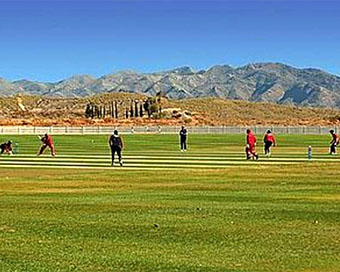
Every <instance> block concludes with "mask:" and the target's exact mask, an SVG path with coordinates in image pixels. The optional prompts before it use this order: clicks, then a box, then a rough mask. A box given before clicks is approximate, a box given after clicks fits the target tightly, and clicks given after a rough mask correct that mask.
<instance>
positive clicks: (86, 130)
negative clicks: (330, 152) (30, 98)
mask: <svg viewBox="0 0 340 272" xmlns="http://www.w3.org/2000/svg"><path fill="white" fill-rule="evenodd" d="M247 128H249V127H243V126H242V127H238V126H193V127H190V126H188V127H187V129H188V132H189V133H190V134H244V133H245V131H246V129H247ZM250 128H251V129H252V130H253V131H254V133H255V134H257V133H258V134H264V133H265V132H266V131H267V130H268V129H271V130H272V131H273V132H274V133H275V134H315V135H317V134H327V133H328V132H329V130H330V129H331V127H323V126H319V127H315V126H314V127H310V126H270V127H262V126H255V127H250ZM114 129H118V130H119V132H120V133H122V134H132V133H136V134H155V133H163V134H175V133H176V134H177V133H178V132H179V130H180V126H136V127H101V126H91V127H85V126H84V127H25V126H2V127H0V134H4V135H40V134H45V133H50V134H55V135H93V134H97V135H100V134H103V135H105V134H111V133H112V131H113V130H114ZM333 129H334V130H335V131H336V132H340V127H335V128H333Z"/></svg>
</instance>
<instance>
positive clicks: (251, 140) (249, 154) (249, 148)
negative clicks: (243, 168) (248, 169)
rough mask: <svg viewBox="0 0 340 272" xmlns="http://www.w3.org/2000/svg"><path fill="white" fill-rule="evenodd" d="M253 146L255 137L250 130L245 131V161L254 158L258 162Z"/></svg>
mask: <svg viewBox="0 0 340 272" xmlns="http://www.w3.org/2000/svg"><path fill="white" fill-rule="evenodd" d="M255 145H256V137H255V135H254V134H253V132H252V131H251V129H247V147H246V154H247V160H249V159H254V158H255V159H257V160H258V158H259V155H257V153H256V150H255Z"/></svg>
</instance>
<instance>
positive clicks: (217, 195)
mask: <svg viewBox="0 0 340 272" xmlns="http://www.w3.org/2000/svg"><path fill="white" fill-rule="evenodd" d="M8 138H10V139H12V141H13V142H15V143H18V145H17V148H16V151H17V153H16V154H14V155H13V156H11V157H9V156H1V157H0V173H1V176H0V271H150V272H151V271H249V272H255V271H285V272H286V271H304V272H306V271H315V272H319V271H340V181H339V176H340V156H330V155H328V154H327V153H328V142H329V140H330V139H329V137H328V135H325V136H313V135H311V136H298V135H295V136H294V135H279V136H278V143H279V146H278V147H276V148H274V149H273V153H272V157H271V158H270V159H266V158H264V157H260V160H259V161H246V160H245V155H244V136H242V135H190V137H189V150H188V152H186V153H180V152H179V150H178V139H177V136H176V135H124V142H125V144H126V148H125V150H124V153H123V159H124V163H125V165H124V167H122V168H121V167H118V166H117V167H114V168H112V167H110V155H109V150H108V148H107V143H106V142H107V136H55V137H54V142H55V145H56V149H57V157H55V158H51V157H50V156H49V155H48V150H46V155H44V156H42V157H39V158H37V157H36V156H35V154H36V153H37V151H38V149H39V146H40V142H39V140H38V138H37V137H36V136H8V137H6V136H4V135H0V142H4V141H6V140H7V139H8ZM308 145H312V146H313V159H312V161H308V160H307V156H306V153H307V146H308ZM258 151H259V154H260V155H261V154H262V145H259V146H258Z"/></svg>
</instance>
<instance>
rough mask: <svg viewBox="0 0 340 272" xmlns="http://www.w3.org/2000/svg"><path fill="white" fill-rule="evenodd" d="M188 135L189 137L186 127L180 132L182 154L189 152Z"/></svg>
mask: <svg viewBox="0 0 340 272" xmlns="http://www.w3.org/2000/svg"><path fill="white" fill-rule="evenodd" d="M187 135H188V131H187V129H186V128H185V127H184V126H182V128H181V130H180V131H179V138H180V144H181V152H183V151H187Z"/></svg>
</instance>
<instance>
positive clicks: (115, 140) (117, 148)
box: [109, 130, 123, 166]
mask: <svg viewBox="0 0 340 272" xmlns="http://www.w3.org/2000/svg"><path fill="white" fill-rule="evenodd" d="M109 145H110V148H111V155H112V162H111V166H114V160H115V153H116V152H117V155H118V160H119V164H120V166H123V161H122V149H123V140H122V138H121V137H120V136H119V135H118V130H115V131H114V132H113V134H112V135H111V137H110V139H109Z"/></svg>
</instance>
